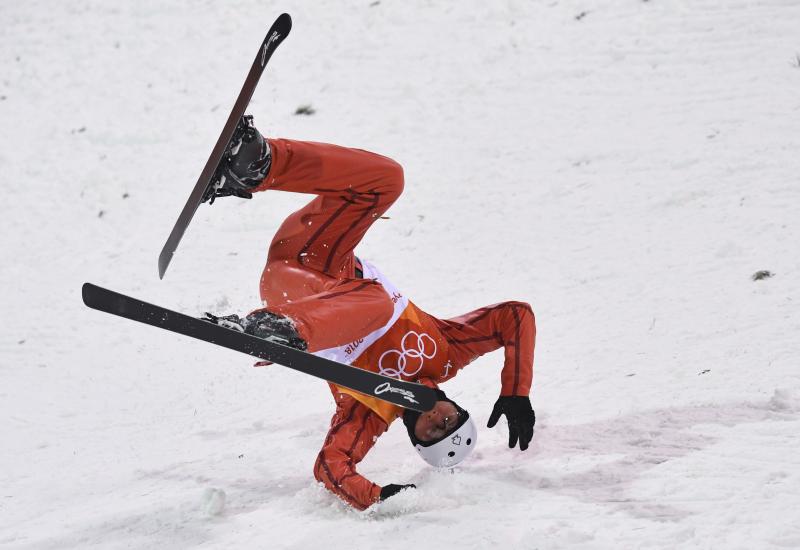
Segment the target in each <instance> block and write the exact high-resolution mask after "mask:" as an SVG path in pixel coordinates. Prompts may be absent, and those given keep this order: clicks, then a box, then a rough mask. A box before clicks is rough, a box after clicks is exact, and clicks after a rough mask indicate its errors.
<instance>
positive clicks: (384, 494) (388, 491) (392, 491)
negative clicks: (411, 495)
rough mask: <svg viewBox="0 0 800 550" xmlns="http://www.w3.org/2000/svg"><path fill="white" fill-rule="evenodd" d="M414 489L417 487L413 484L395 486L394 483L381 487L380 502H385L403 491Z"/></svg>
mask: <svg viewBox="0 0 800 550" xmlns="http://www.w3.org/2000/svg"><path fill="white" fill-rule="evenodd" d="M409 488H411V489H416V488H417V486H416V485H414V484H413V483H409V484H408V485H395V484H394V483H390V484H389V485H384V486H383V487H381V500H380V501H381V502H383V501H384V500H386V499H387V498H389V497H391V496H394V495H396V494H397V493H399V492H400V491H402V490H403V489H409Z"/></svg>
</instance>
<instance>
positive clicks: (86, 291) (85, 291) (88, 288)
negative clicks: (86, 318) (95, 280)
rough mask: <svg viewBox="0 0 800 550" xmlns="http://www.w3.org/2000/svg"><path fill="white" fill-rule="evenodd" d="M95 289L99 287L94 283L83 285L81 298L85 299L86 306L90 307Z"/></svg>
mask: <svg viewBox="0 0 800 550" xmlns="http://www.w3.org/2000/svg"><path fill="white" fill-rule="evenodd" d="M95 288H97V287H96V286H95V285H93V284H92V283H83V286H82V287H81V298H83V303H84V305H87V306H88V305H89V300H90V297H91V293H92V290H94V289H95ZM89 307H91V306H89Z"/></svg>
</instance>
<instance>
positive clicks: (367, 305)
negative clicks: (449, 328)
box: [256, 279, 394, 352]
mask: <svg viewBox="0 0 800 550" xmlns="http://www.w3.org/2000/svg"><path fill="white" fill-rule="evenodd" d="M334 283H335V284H332V285H330V287H329V288H328V289H326V290H324V291H323V292H320V293H318V294H313V295H311V296H305V297H303V298H300V299H298V300H291V301H288V302H284V303H282V304H278V305H268V306H267V307H266V308H263V309H265V310H267V311H270V312H272V313H277V314H278V315H282V316H284V317H288V318H289V319H291V320H292V321H293V324H294V328H295V329H296V331H297V333H298V334H299V335H300V336H301V338H303V340H304V341H305V342H306V343H307V344H308V350H309V351H311V352H314V351H319V350H323V349H328V348H333V347H337V346H342V345H345V344H349V343H351V342H354V341H356V340H358V339H359V338H362V337H364V336H365V335H367V334H369V333H370V332H372V331H374V330H377V329H379V328H380V327H382V326H383V325H385V324H386V323H387V322H389V319H391V317H392V313H393V311H394V304H393V303H392V299H391V298H390V297H389V295H388V294H387V293H386V291H385V290H384V289H383V286H381V284H380V283H378V282H377V281H373V280H369V279H367V280H365V279H345V280H340V281H335V280H334ZM256 311H260V310H256Z"/></svg>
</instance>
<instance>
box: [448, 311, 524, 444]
mask: <svg viewBox="0 0 800 550" xmlns="http://www.w3.org/2000/svg"><path fill="white" fill-rule="evenodd" d="M439 328H440V330H441V333H442V335H443V336H444V337H445V338H446V339H447V341H448V343H449V344H450V357H451V358H452V359H453V360H454V361H455V363H456V364H455V366H456V368H457V369H458V368H461V367H463V366H464V365H466V364H467V363H469V362H470V361H472V360H473V359H475V358H476V357H479V356H481V355H483V354H484V353H487V352H490V351H493V350H495V349H497V348H499V347H501V346H502V347H503V348H504V351H505V361H504V363H503V370H502V372H501V374H500V397H499V398H498V399H497V402H496V403H495V404H494V408H493V409H492V413H491V415H490V417H489V423H488V426H489V427H490V428H492V427H494V425H495V424H496V423H497V421H498V420H499V418H500V416H502V415H505V417H506V420H507V421H508V446H509V447H512V448H513V447H515V446H516V445H517V442H519V448H520V450H523V451H524V450H526V449H527V448H528V444H529V443H530V440H531V438H532V437H533V426H534V424H535V423H536V416H535V414H534V412H533V408H532V407H531V402H530V399H529V398H528V395H529V394H530V390H531V383H532V381H533V349H534V346H535V343H536V320H535V318H534V315H533V310H532V309H531V307H530V305H528V304H526V303H524V302H504V303H502V304H495V305H492V306H487V307H484V308H481V309H478V310H475V311H473V312H470V313H467V314H466V315H462V316H461V317H457V318H455V319H448V320H447V321H439Z"/></svg>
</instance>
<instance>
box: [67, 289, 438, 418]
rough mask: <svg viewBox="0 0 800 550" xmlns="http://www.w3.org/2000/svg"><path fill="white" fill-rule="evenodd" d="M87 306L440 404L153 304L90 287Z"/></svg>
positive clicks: (393, 383)
mask: <svg viewBox="0 0 800 550" xmlns="http://www.w3.org/2000/svg"><path fill="white" fill-rule="evenodd" d="M83 303H84V304H86V305H87V306H89V307H90V308H92V309H97V310H99V311H104V312H106V313H111V314H112V315H117V316H119V317H124V318H126V319H130V320H132V321H138V322H140V323H145V324H148V325H151V326H154V327H158V328H162V329H165V330H169V331H172V332H177V333H178V334H183V335H184V336H189V337H191V338H196V339H198V340H204V341H206V342H210V343H212V344H216V345H218V346H222V347H225V348H228V349H232V350H234V351H239V352H242V353H246V354H248V355H252V356H253V357H258V358H259V359H263V360H265V361H270V362H272V363H277V364H279V365H283V366H284V367H289V368H291V369H294V370H297V371H300V372H304V373H306V374H310V375H311V376H316V377H317V378H322V379H323V380H326V381H328V382H332V383H334V384H337V385H339V386H343V387H345V388H349V389H351V390H354V391H357V392H360V393H363V394H366V395H370V396H374V397H377V398H378V399H382V400H384V401H388V402H389V403H392V404H394V405H398V406H400V407H405V408H407V409H413V410H416V411H421V412H424V411H428V410H430V409H432V408H433V406H434V405H435V404H436V393H435V392H434V391H433V390H432V389H431V388H429V387H427V386H424V385H422V384H417V383H414V382H407V381H405V380H397V379H395V378H389V377H388V376H383V375H380V374H377V373H375V372H370V371H367V370H363V369H359V368H356V367H352V366H350V365H345V364H343V363H337V362H336V361H331V360H329V359H324V358H322V357H317V356H316V355H313V354H310V353H306V352H304V351H300V350H297V349H294V348H291V347H288V346H284V345H282V344H278V343H275V342H269V341H267V340H263V339H261V338H257V337H255V336H251V335H249V334H245V333H243V332H238V331H235V330H232V329H229V328H225V327H222V326H218V325H215V324H212V323H209V322H206V321H202V320H200V319H196V318H194V317H190V316H188V315H184V314H182V313H178V312H176V311H172V310H169V309H166V308H163V307H160V306H156V305H153V304H148V303H147V302H143V301H141V300H137V299H135V298H131V297H130V296H125V295H124V294H119V293H117V292H114V291H111V290H108V289H105V288H101V287H99V286H96V285H93V284H91V283H84V285H83Z"/></svg>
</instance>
